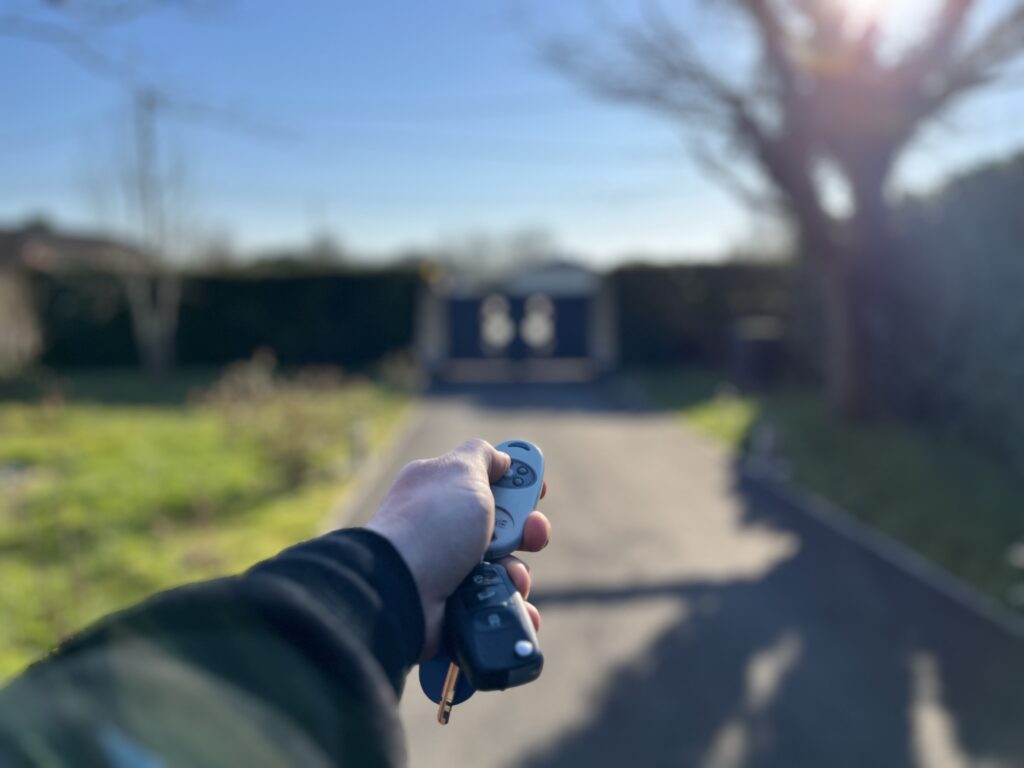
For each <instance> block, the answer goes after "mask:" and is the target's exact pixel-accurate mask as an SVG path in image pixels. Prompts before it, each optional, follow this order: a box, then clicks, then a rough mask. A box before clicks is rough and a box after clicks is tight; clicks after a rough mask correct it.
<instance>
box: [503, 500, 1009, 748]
mask: <svg viewBox="0 0 1024 768" xmlns="http://www.w3.org/2000/svg"><path fill="white" fill-rule="evenodd" d="M736 493H737V498H738V500H739V501H740V502H741V503H742V505H743V509H744V514H743V524H744V525H756V526H765V527H768V528H771V529H775V530H779V531H785V532H787V533H789V534H792V535H794V536H795V537H797V538H798V539H799V541H800V547H799V549H798V551H797V552H796V554H795V555H793V556H792V557H790V558H789V559H787V560H785V561H783V562H782V563H780V564H779V565H777V566H776V567H775V568H774V569H773V570H772V571H770V572H769V573H768V574H767V575H765V576H764V577H763V578H758V579H752V580H745V579H738V580H733V581H681V582H678V583H662V584H653V585H635V586H630V585H624V586H622V587H621V588H613V589H602V588H591V587H588V586H581V587H580V588H579V589H565V590H549V591H542V590H538V591H537V592H535V593H534V595H533V596H532V598H531V599H532V600H533V601H534V602H536V603H537V604H539V605H541V606H542V607H545V608H548V609H553V608H556V607H557V606H559V605H570V604H572V605H575V604H587V603H589V604H601V603H617V602H621V601H640V600H645V599H650V598H655V597H662V598H663V597H664V596H666V595H668V596H674V597H677V598H678V599H679V600H680V601H682V602H683V603H684V604H685V607H686V611H685V613H684V616H685V618H684V619H683V620H682V621H681V622H679V623H678V624H676V625H675V626H672V627H671V628H670V629H669V630H668V631H667V632H665V633H664V634H662V635H661V636H660V637H659V638H658V639H657V640H655V642H654V643H653V644H652V645H651V646H650V648H649V649H648V650H647V652H646V653H645V654H644V655H643V657H641V658H635V659H633V660H632V661H631V662H630V663H629V664H628V665H627V666H626V667H624V668H622V669H621V670H620V671H619V672H618V673H617V674H616V676H615V677H614V678H613V679H610V680H608V681H607V682H606V684H605V685H604V686H603V689H602V692H601V694H600V697H599V699H598V700H597V701H596V702H595V706H594V711H595V713H596V714H595V715H594V716H593V717H592V718H591V719H590V720H589V721H588V722H586V723H585V724H584V725H583V726H581V727H579V728H578V729H576V730H574V731H570V732H568V733H567V734H566V735H565V736H564V737H562V738H561V739H560V740H559V741H557V742H555V743H553V744H550V745H547V746H546V747H545V748H543V749H541V750H540V751H538V752H536V753H534V754H533V755H532V756H531V757H530V758H529V759H527V760H526V761H524V763H523V765H526V766H529V767H530V768H547V767H549V766H551V767H553V766H584V765H590V766H605V765H608V766H623V765H625V766H637V767H639V766H644V767H646V766H691V765H693V766H709V767H712V768H733V767H735V768H739V767H740V766H742V767H743V768H800V767H802V766H814V767H826V766H856V767H857V768H866V767H868V766H870V767H871V768H883V767H886V766H929V768H930V767H931V766H937V767H941V768H946V767H947V766H948V767H950V768H957V767H958V766H968V765H986V766H988V765H999V766H1003V765H1005V766H1020V765H1024V728H1022V727H1021V719H1020V718H1021V713H1022V712H1024V643H1021V642H1020V641H1019V640H1017V639H1014V638H1013V637H1011V636H1009V635H1008V634H1006V633H1004V632H1003V631H1002V630H1001V629H1000V628H998V627H996V626H994V625H992V624H991V623H989V622H987V621H984V620H982V619H980V618H979V617H977V616H975V615H974V614H972V613H970V612H968V611H966V610H965V609H963V608H961V607H960V606H958V605H956V604H954V603H952V602H950V601H949V600H948V599H947V598H945V597H943V596H941V595H940V594H938V593H935V592H933V591H932V590H930V589H928V588H927V587H925V586H924V585H922V584H921V583H919V582H917V581H915V580H913V579H911V578H909V577H908V576H907V575H905V574H904V573H903V572H901V571H899V570H898V569H896V568H895V567H894V566H892V565H890V564H888V563H887V562H883V561H881V560H879V559H878V558H876V557H875V556H873V555H872V554H871V553H869V552H866V551H864V550H863V549H862V548H860V547H858V546H856V545H854V544H853V543H851V542H850V541H848V540H846V539H843V538H842V537H840V536H838V535H837V534H835V533H834V532H832V531H830V530H828V529H826V528H824V527H822V526H821V524H819V523H818V522H816V521H814V520H812V519H810V518H808V517H806V516H804V515H802V514H801V513H800V512H799V511H797V510H794V509H791V508H789V507H788V506H786V505H785V504H784V503H783V502H781V501H780V500H778V499H777V498H775V497H773V496H771V495H769V494H768V493H767V492H766V491H765V490H764V489H762V488H760V487H759V486H757V485H755V484H753V483H752V481H747V480H737V483H736ZM582 647H584V648H585V644H583V646H582Z"/></svg>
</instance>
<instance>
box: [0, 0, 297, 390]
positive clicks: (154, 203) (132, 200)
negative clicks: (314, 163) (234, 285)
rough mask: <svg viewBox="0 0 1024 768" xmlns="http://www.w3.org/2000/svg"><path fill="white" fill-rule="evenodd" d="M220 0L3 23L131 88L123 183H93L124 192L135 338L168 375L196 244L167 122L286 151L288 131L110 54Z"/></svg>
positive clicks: (41, 9)
mask: <svg viewBox="0 0 1024 768" xmlns="http://www.w3.org/2000/svg"><path fill="white" fill-rule="evenodd" d="M214 2H215V0H22V2H20V3H16V4H15V7H14V9H13V10H12V11H10V12H6V13H0V36H8V37H16V38H20V39H24V40H30V41H34V42H38V43H41V44H43V45H46V46H49V47H51V48H53V49H54V50H57V51H60V52H61V53H63V54H64V55H66V56H67V57H69V58H70V59H71V60H72V61H74V62H75V63H77V64H78V65H80V66H82V67H84V68H85V69H87V70H89V71H90V72H92V73H93V74H95V75H97V76H98V77H101V78H104V79H107V80H110V81H112V82H114V83H116V84H118V85H119V86H121V87H123V88H125V89H126V90H127V91H128V93H129V94H130V96H131V98H132V102H133V110H134V117H133V130H132V139H131V140H130V141H129V142H127V143H128V144H129V145H130V146H131V150H130V151H127V152H121V153H118V156H117V157H116V158H115V163H114V165H113V166H112V167H113V168H118V167H120V168H121V171H122V172H121V177H120V178H115V179H111V178H109V177H108V178H102V179H94V180H93V181H94V182H96V181H98V182H99V183H98V184H97V183H93V184H90V187H91V190H90V191H91V192H93V193H94V194H96V195H97V196H100V197H102V196H105V195H107V194H108V193H109V192H111V191H114V190H116V191H117V192H119V193H120V196H121V198H122V200H121V202H122V203H124V207H125V209H126V211H127V212H129V214H130V216H131V219H130V221H131V226H130V229H131V230H132V232H133V236H134V239H135V240H136V241H137V243H138V245H139V246H140V248H141V250H142V252H143V254H144V259H143V260H142V261H140V262H138V263H137V264H135V265H134V267H130V268H128V267H126V268H125V269H124V271H122V272H121V273H120V274H121V277H122V279H123V281H124V287H125V294H126V296H127V299H128V306H129V309H130V312H131V319H132V328H133V331H134V335H135V340H136V345H137V347H138V350H139V356H140V358H141V360H142V362H143V365H144V366H145V367H146V369H147V370H149V371H150V372H152V373H162V372H164V371H166V370H167V369H168V368H170V367H171V366H172V365H173V363H174V341H175V336H176V332H177V323H178V309H179V304H180V300H181V278H180V275H179V268H180V261H181V257H182V256H183V255H184V253H183V251H184V250H185V249H186V248H187V245H188V242H189V241H190V240H191V239H193V238H190V237H189V235H188V230H189V227H188V224H190V222H185V221H184V214H185V212H186V209H187V206H186V205H185V202H184V196H183V194H182V190H181V178H180V164H178V165H176V164H174V163H172V162H170V160H169V158H168V157H167V156H166V152H165V151H163V150H164V148H163V147H161V146H160V144H159V142H158V138H159V128H160V122H161V118H162V117H164V116H173V117H175V118H178V119H181V118H184V119H186V120H193V121H194V120H199V121H202V122H205V123H206V124H209V125H212V126H214V127H220V128H222V129H228V130H230V131H233V132H238V131H241V132H244V133H248V134H250V135H253V136H255V137H257V138H262V139H270V140H274V141H279V140H282V139H289V138H292V134H291V133H290V132H289V131H286V130H282V129H281V128H279V127H277V126H274V125H270V124H268V123H266V122H264V121H260V120H254V119H252V118H250V117H248V116H246V115H242V114H239V113H237V112H234V111H232V110H226V109H223V108H219V107H212V106H209V105H207V104H204V103H201V102H198V101H196V100H194V99H188V98H182V97H179V96H176V95H172V94H171V93H169V92H168V91H167V89H165V88H161V87H158V86H156V85H154V84H153V83H152V79H151V78H149V77H147V76H144V75H143V74H142V72H141V69H140V67H139V66H138V62H136V61H132V60H130V59H129V58H127V57H124V56H118V55H116V54H115V53H114V52H112V49H111V48H110V47H109V46H106V45H104V44H103V43H104V40H103V38H102V33H103V31H104V30H107V29H110V28H112V27H115V26H117V25H119V24H122V23H124V22H126V21H130V20H132V19H135V18H137V17H139V16H142V15H144V14H146V13H150V12H152V11H154V10H156V9H159V8H161V7H179V8H183V9H191V8H198V7H200V6H209V5H211V4H213V3H214Z"/></svg>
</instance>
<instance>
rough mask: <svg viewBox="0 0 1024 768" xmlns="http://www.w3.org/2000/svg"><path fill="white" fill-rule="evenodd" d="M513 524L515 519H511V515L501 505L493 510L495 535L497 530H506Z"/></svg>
mask: <svg viewBox="0 0 1024 768" xmlns="http://www.w3.org/2000/svg"><path fill="white" fill-rule="evenodd" d="M514 525H515V521H514V520H513V519H512V515H510V514H509V513H508V512H506V511H505V510H504V509H502V508H501V507H498V508H497V509H496V510H494V534H495V536H497V534H498V531H499V530H502V531H505V530H508V529H509V528H512V527H513V526H514Z"/></svg>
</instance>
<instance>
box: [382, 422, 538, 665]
mask: <svg viewBox="0 0 1024 768" xmlns="http://www.w3.org/2000/svg"><path fill="white" fill-rule="evenodd" d="M511 463H512V459H511V458H510V457H509V455H508V454H507V453H502V452H500V451H498V450H496V449H495V448H494V447H493V446H492V445H491V444H490V443H488V442H486V441H484V440H470V441H468V442H465V443H463V444H462V445H460V446H458V447H457V448H456V449H455V450H453V451H451V452H449V453H446V454H444V455H443V456H438V457H437V458H434V459H421V460H420V461H414V462H412V463H411V464H408V465H406V467H405V468H404V469H403V470H402V471H401V472H400V473H399V474H398V477H397V478H396V479H395V482H394V485H392V486H391V490H389V491H388V494H387V496H386V497H385V498H384V501H383V502H382V503H381V506H380V509H379V510H377V514H376V515H374V517H373V519H372V520H371V521H370V522H369V523H367V525H366V527H367V528H368V529H369V530H371V531H374V532H376V533H378V534H380V535H381V536H383V537H384V538H386V539H387V540H388V541H390V542H391V544H392V545H394V547H395V549H397V550H398V552H399V554H400V555H401V556H402V558H403V559H404V560H405V563H406V565H407V566H409V570H410V571H411V572H412V575H413V579H415V581H416V587H417V588H418V589H419V594H420V600H421V602H422V604H423V616H424V619H425V621H426V627H425V634H424V638H425V640H424V647H423V655H422V657H421V658H422V659H428V658H430V657H431V656H433V655H434V654H435V653H436V652H437V649H438V646H439V645H440V642H441V631H442V626H443V624H444V605H445V601H446V600H447V599H448V597H449V596H450V595H451V594H452V593H453V592H454V591H455V589H456V587H458V586H459V584H460V583H461V581H462V580H463V579H464V578H465V577H466V574H468V573H469V572H470V571H471V570H472V569H473V566H475V565H476V564H477V563H479V562H480V559H481V558H482V557H483V554H484V551H485V550H486V549H487V545H488V543H489V542H490V540H491V534H492V532H493V530H494V496H493V494H492V493H491V483H492V482H493V481H497V480H498V479H499V478H500V477H501V476H502V475H503V474H505V472H506V471H507V470H508V468H509V466H510V465H511ZM545 493H547V483H545V484H544V486H543V487H542V489H541V497H542V498H543V496H544V494H545ZM550 537H551V523H549V522H548V519H547V518H546V517H545V516H544V515H543V514H541V513H540V512H537V511H534V512H531V513H530V515H529V517H527V519H526V525H525V527H524V529H523V549H524V550H526V551H528V552H538V551H540V550H541V549H543V548H544V547H546V546H547V543H548V539H549V538H550ZM498 562H499V563H501V564H502V565H504V566H505V568H506V570H508V574H509V576H510V577H511V579H512V582H513V583H514V584H515V585H516V589H518V590H519V592H520V593H521V594H522V595H523V597H524V598H526V597H527V596H528V595H529V593H530V569H529V568H528V567H527V565H526V563H524V562H523V561H522V560H520V559H519V558H517V557H511V556H510V557H506V558H503V559H501V560H499V561H498ZM526 609H527V611H528V612H529V613H530V618H531V619H532V620H533V624H534V627H536V628H537V629H540V613H539V612H538V611H537V609H536V608H535V607H534V606H533V605H531V604H529V603H527V604H526Z"/></svg>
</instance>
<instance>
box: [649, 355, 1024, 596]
mask: <svg viewBox="0 0 1024 768" xmlns="http://www.w3.org/2000/svg"><path fill="white" fill-rule="evenodd" d="M639 378H640V381H641V383H642V385H643V386H644V387H645V389H646V390H647V392H648V394H649V395H650V396H651V398H652V399H653V400H654V401H655V402H657V403H659V404H660V405H662V406H665V407H667V408H670V409H672V410H674V411H676V412H677V413H678V414H679V416H680V418H681V419H683V420H684V421H685V422H686V423H687V424H688V425H690V426H691V427H692V428H693V429H695V430H696V431H698V432H700V433H702V434H704V435H707V436H708V437H711V438H713V439H715V440H718V441H720V442H723V443H725V444H727V445H729V446H732V447H733V448H734V449H736V450H737V451H747V450H750V443H751V435H752V434H754V432H755V430H756V429H757V428H758V427H759V426H770V428H771V432H772V434H773V435H774V440H773V442H774V443H775V445H776V451H777V453H778V455H779V458H780V459H781V461H783V462H784V465H785V466H786V467H787V468H788V471H789V474H790V477H791V479H792V480H793V481H794V482H795V483H796V484H798V485H800V486H802V487H804V488H807V489H809V490H811V491H814V492H815V493H818V494H820V495H821V496H823V497H825V498H827V499H830V500H831V501H833V502H835V503H836V504H838V505H839V506H840V507H842V508H843V509H845V510H847V511H848V512H849V513H851V514H853V515H856V516H857V517H859V518H861V519H863V520H865V521H867V522H868V523H870V524H872V525H873V526H875V527H877V528H879V529H881V530H883V531H885V532H886V533H888V534H889V535H891V536H893V537H894V538H896V539H898V540H899V541H902V542H903V543H904V544H907V545H908V546H910V547H912V548H913V549H915V550H917V551H918V552H920V553H921V554H923V555H924V556H925V557H927V558H929V559H931V560H932V561H934V562H936V563H938V564H940V565H942V566H943V567H944V568H946V569H947V570H949V571H950V572H952V573H954V574H956V575H957V576H959V577H960V578H962V579H964V580H965V581H967V582H969V583H971V584H973V585H974V586H976V587H977V588H978V589H980V590H981V591H982V592H984V593H986V594H988V595H990V596H991V597H993V598H994V599H996V600H997V601H999V602H1001V603H1003V604H1005V605H1008V606H1010V607H1012V608H1015V609H1017V610H1021V608H1022V605H1021V599H1020V593H1021V591H1022V589H1024V586H1022V582H1024V573H1022V572H1021V570H1020V569H1019V568H1015V567H1014V566H1013V565H1012V564H1011V563H1010V559H1009V557H1008V554H1009V552H1010V550H1011V548H1012V547H1014V546H1015V545H1018V544H1019V543H1020V542H1024V515H1022V514H1021V509H1022V507H1024V478H1022V477H1020V476H1019V475H1018V474H1016V473H1014V472H1013V471H1011V470H1010V469H1009V468H1008V467H1006V466H1005V465H1003V464H1002V463H1000V462H999V461H997V460H995V459H993V458H992V457H991V456H989V455H987V454H986V453H984V452H983V451H980V450H977V449H974V448H972V447H971V446H969V445H965V444H964V443H963V442H960V441H957V440H955V439H953V438H952V437H950V436H949V435H944V434H942V433H938V432H934V431H929V430H926V429H923V428H921V427H919V426H916V425H913V424H906V423H902V422H893V421H878V422H874V423H868V424H847V423H842V422H840V421H837V420H836V419H835V418H833V417H832V416H831V415H830V414H829V413H828V411H827V409H826V408H825V404H824V403H823V401H822V399H821V397H820V396H819V395H817V394H816V393H813V392H810V391H801V390H795V389H785V388H783V389H780V390H778V391H775V392H771V393H767V394H763V395H758V396H737V395H736V394H734V393H732V392H731V390H730V389H729V388H728V387H726V386H724V382H723V379H722V377H721V376H720V375H719V374H717V373H716V372H714V371H709V370H692V371H687V370H683V371H672V372H656V373H645V374H642V375H640V376H639Z"/></svg>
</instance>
